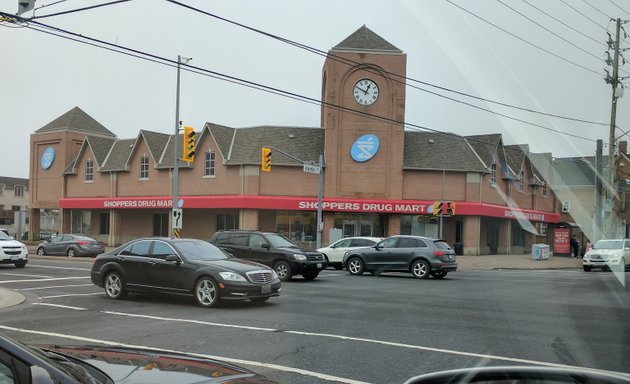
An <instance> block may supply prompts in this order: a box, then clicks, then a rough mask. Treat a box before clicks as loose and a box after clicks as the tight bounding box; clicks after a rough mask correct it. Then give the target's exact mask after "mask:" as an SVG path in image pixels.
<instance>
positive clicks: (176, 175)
mask: <svg viewBox="0 0 630 384" xmlns="http://www.w3.org/2000/svg"><path fill="white" fill-rule="evenodd" d="M190 60H192V58H191V57H182V56H180V55H177V89H176V92H175V137H174V139H173V208H178V206H177V200H178V199H179V164H178V158H177V148H179V128H180V126H181V122H180V121H179V79H180V72H181V63H184V64H187V63H188V62H189V61H190ZM171 222H172V225H171V236H172V237H175V221H174V220H172V215H171Z"/></svg>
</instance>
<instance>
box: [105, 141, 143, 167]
mask: <svg viewBox="0 0 630 384" xmlns="http://www.w3.org/2000/svg"><path fill="white" fill-rule="evenodd" d="M136 140H137V139H125V140H120V139H119V140H116V141H115V142H114V144H113V145H112V147H111V149H110V151H109V153H108V154H107V159H106V160H105V165H103V166H102V167H101V169H100V171H101V172H116V171H127V170H128V169H127V160H128V159H129V156H130V155H131V151H132V150H133V148H134V145H135V143H136Z"/></svg>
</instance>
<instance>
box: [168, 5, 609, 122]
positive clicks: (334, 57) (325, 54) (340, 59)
mask: <svg viewBox="0 0 630 384" xmlns="http://www.w3.org/2000/svg"><path fill="white" fill-rule="evenodd" d="M166 1H168V2H170V3H172V4H175V5H178V6H181V7H184V8H187V9H189V10H192V11H195V12H198V13H201V14H204V15H206V16H210V17H213V18H215V19H217V20H220V21H223V22H226V23H229V24H232V25H235V26H238V27H240V28H244V29H247V30H250V31H252V32H256V33H259V34H262V35H264V36H267V37H270V38H272V39H276V40H278V41H281V42H283V43H286V44H289V45H292V46H295V47H297V48H301V49H304V50H306V51H309V52H311V53H315V54H317V55H320V56H322V57H325V58H326V57H328V58H331V59H332V60H335V61H337V62H340V63H344V64H346V65H358V64H361V63H359V62H357V61H353V60H350V59H346V58H343V57H341V56H337V55H335V54H333V53H330V52H325V51H322V50H320V49H317V48H313V47H310V46H308V45H305V44H302V43H298V42H296V41H293V40H289V39H286V38H283V37H280V36H277V35H273V34H271V33H268V32H265V31H262V30H260V29H256V28H253V27H250V26H248V25H245V24H241V23H238V22H235V21H233V20H229V19H226V18H224V17H221V16H218V15H215V14H213V13H210V12H207V11H204V10H201V9H198V8H194V7H192V6H189V5H187V4H182V3H180V2H178V1H175V0H166ZM366 70H367V71H370V70H372V69H369V68H366ZM372 71H374V70H372ZM379 72H380V73H386V74H388V75H390V76H392V77H394V79H393V80H394V81H398V82H400V80H396V79H402V80H403V81H409V82H414V83H418V84H422V85H426V86H429V87H433V88H436V89H439V90H442V91H445V92H450V93H455V94H457V95H460V96H465V97H469V98H473V99H476V100H480V101H484V102H487V103H492V104H496V105H500V106H503V107H507V108H513V109H517V110H521V111H525V112H529V113H535V114H540V115H543V116H548V117H554V118H559V119H564V120H569V121H575V122H580V123H587V124H594V125H602V126H608V125H609V123H602V122H596V121H589V120H584V119H577V118H572V117H567V116H562V115H557V114H553V113H547V112H541V111H536V110H533V109H530V108H523V107H519V106H516V105H512V104H508V103H503V102H499V101H496V100H491V99H487V98H483V97H479V96H475V95H471V94H468V93H465V92H460V91H456V90H453V89H450V88H446V87H443V86H439V85H436V84H431V83H428V82H425V81H421V80H416V79H413V78H409V77H406V76H401V75H399V74H397V73H392V72H388V71H381V70H379ZM380 73H377V74H380ZM407 85H408V86H409V87H411V88H415V89H418V90H421V91H423V92H427V93H431V94H433V95H435V96H439V97H442V98H445V99H448V100H451V101H455V102H458V103H461V104H465V105H467V106H470V107H473V108H477V109H481V110H484V111H486V112H491V113H495V112H494V111H489V110H487V109H484V108H482V107H479V106H477V105H474V104H470V103H466V102H464V101H461V100H457V99H454V98H450V97H448V96H445V95H442V94H439V93H435V92H431V91H428V90H426V89H424V88H420V87H417V86H414V85H411V84H407ZM503 116H504V117H508V118H509V116H505V115H503Z"/></svg>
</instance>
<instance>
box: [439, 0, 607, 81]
mask: <svg viewBox="0 0 630 384" xmlns="http://www.w3.org/2000/svg"><path fill="white" fill-rule="evenodd" d="M560 1H563V0H560ZM446 2H447V3H449V4H451V5H453V6H455V7H457V8H459V9H461V10H462V11H464V12H466V13H468V14H470V15H472V16H474V17H476V18H477V19H479V20H481V21H483V22H485V23H487V24H489V25H491V26H493V27H494V28H496V29H498V30H500V31H503V32H504V33H507V34H508V35H510V36H512V37H514V38H516V39H517V40H520V41H522V42H523V43H525V44H527V45H530V46H532V47H534V48H536V49H538V50H540V51H543V52H545V53H547V54H549V55H551V56H553V57H555V58H557V59H560V60H562V61H564V62H566V63H569V64H572V65H574V66H576V67H579V68H582V69H584V70H585V71H588V72H591V73H594V74H596V75H598V76H604V74H603V73H600V72H597V71H595V70H593V69H591V68H588V67H585V66H583V65H582V64H578V63H576V62H575V61H572V60H569V59H567V58H565V57H562V56H560V55H558V54H557V53H554V52H552V51H550V50H548V49H545V48H543V47H541V46H539V45H536V44H534V43H532V42H531V41H529V40H527V39H525V38H523V37H520V36H518V35H516V34H515V33H512V32H510V31H508V30H507V29H505V28H503V27H500V26H498V25H496V24H495V23H493V22H491V21H488V20H486V19H484V18H483V17H481V16H479V15H477V14H476V13H474V12H472V11H470V10H468V9H466V8H464V7H462V6H461V5H459V4H455V3H454V2H452V1H451V0H446Z"/></svg>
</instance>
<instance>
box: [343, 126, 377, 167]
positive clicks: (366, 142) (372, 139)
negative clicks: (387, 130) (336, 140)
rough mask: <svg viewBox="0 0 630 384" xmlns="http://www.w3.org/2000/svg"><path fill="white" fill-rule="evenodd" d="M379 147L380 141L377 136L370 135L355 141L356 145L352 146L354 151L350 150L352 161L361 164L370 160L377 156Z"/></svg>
mask: <svg viewBox="0 0 630 384" xmlns="http://www.w3.org/2000/svg"><path fill="white" fill-rule="evenodd" d="M378 146H379V140H378V137H376V135H373V134H371V133H370V134H367V135H363V136H361V137H359V138H358V139H356V140H355V142H354V144H352V149H351V150H350V155H351V156H352V160H354V161H358V162H360V163H362V162H364V161H368V160H370V159H371V158H372V157H374V155H376V152H377V151H378Z"/></svg>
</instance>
